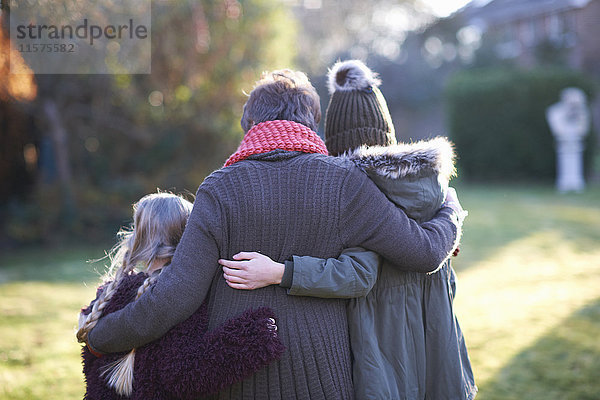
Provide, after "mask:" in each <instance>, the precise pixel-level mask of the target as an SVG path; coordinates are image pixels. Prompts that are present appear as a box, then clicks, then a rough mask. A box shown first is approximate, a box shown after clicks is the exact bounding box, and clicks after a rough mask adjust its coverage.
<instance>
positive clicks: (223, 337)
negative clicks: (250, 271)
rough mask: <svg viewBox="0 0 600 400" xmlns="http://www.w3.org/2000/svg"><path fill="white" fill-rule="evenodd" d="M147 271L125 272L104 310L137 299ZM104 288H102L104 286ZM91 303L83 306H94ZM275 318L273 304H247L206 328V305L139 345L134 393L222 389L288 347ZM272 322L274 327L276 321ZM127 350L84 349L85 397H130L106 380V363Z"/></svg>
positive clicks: (190, 394) (173, 395) (194, 393)
mask: <svg viewBox="0 0 600 400" xmlns="http://www.w3.org/2000/svg"><path fill="white" fill-rule="evenodd" d="M146 278H147V275H146V274H144V273H139V274H133V275H129V276H126V277H125V278H123V281H122V282H121V284H120V285H119V287H118V289H117V292H116V293H115V294H114V296H113V298H112V299H111V300H110V302H109V304H108V306H107V307H106V309H105V315H107V314H110V313H112V312H115V311H117V310H120V309H121V308H123V307H125V306H126V305H127V304H128V303H130V302H131V301H133V300H134V298H135V295H136V291H137V288H138V287H139V286H140V285H141V284H142V283H143V282H144V280H145V279H146ZM100 290H101V289H99V291H100ZM90 310H91V308H90V307H88V308H87V309H86V310H84V312H90ZM269 318H275V315H274V314H273V312H272V311H271V310H270V309H268V308H259V309H255V310H247V311H246V312H244V313H243V314H241V315H239V316H238V317H237V318H234V319H231V320H229V321H227V322H225V323H224V324H223V325H221V326H220V327H219V328H217V329H215V330H214V331H212V332H206V326H207V321H208V314H207V311H206V305H205V304H202V306H201V307H200V308H199V309H198V310H197V311H196V312H195V313H194V314H193V315H192V316H191V317H190V318H188V319H187V320H186V321H184V322H182V323H180V324H178V325H176V326H175V327H173V328H172V329H171V330H170V331H169V332H168V333H167V334H166V335H165V336H163V337H162V338H161V339H159V340H157V341H155V342H152V343H149V344H147V345H145V346H143V347H140V348H138V349H137V350H136V354H135V368H134V381H133V393H132V395H131V397H130V399H154V400H160V399H195V398H198V397H201V396H204V395H208V394H211V393H215V392H218V391H219V390H222V389H223V388H225V387H227V386H229V385H231V384H233V383H235V382H238V381H241V380H243V379H244V378H245V377H248V376H250V375H252V374H253V373H254V372H256V371H257V370H259V369H260V368H262V367H264V366H266V365H267V364H269V363H270V362H271V361H274V360H276V359H278V358H279V357H280V356H281V354H282V353H283V351H284V346H283V344H282V343H281V341H280V339H279V337H278V336H277V334H276V332H275V331H273V330H271V329H270V327H269V320H268V319H269ZM271 328H272V327H271ZM125 354H126V353H115V354H107V355H104V356H102V357H100V358H97V357H95V356H94V355H93V354H92V353H91V352H90V351H89V349H88V348H87V347H83V349H82V357H83V372H84V375H85V382H86V394H85V397H84V398H85V399H88V400H110V399H126V398H127V397H124V396H120V395H118V394H117V393H116V392H115V391H114V390H113V389H111V388H109V387H108V386H107V385H106V381H105V377H104V376H103V374H102V372H103V371H104V368H105V367H106V366H107V365H109V364H110V363H112V362H114V361H115V360H118V359H120V358H121V357H123V356H124V355H125Z"/></svg>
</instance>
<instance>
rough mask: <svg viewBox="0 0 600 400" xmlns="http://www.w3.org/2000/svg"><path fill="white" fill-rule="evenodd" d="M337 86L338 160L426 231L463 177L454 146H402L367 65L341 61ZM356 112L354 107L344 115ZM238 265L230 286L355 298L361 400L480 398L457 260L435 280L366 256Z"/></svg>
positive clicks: (328, 131) (333, 125)
mask: <svg viewBox="0 0 600 400" xmlns="http://www.w3.org/2000/svg"><path fill="white" fill-rule="evenodd" d="M328 78H329V86H330V91H331V92H332V97H331V101H330V103H329V108H328V111H327V124H326V127H325V137H326V138H327V139H328V141H327V146H328V148H329V151H330V153H334V154H339V153H343V154H341V155H340V157H342V158H345V159H349V160H351V161H353V162H354V163H355V164H356V165H357V166H358V167H359V168H361V169H362V170H363V171H365V173H366V174H367V175H368V176H369V178H370V179H371V180H373V182H375V184H376V185H377V186H378V187H379V189H380V190H381V191H382V192H383V193H385V195H386V196H387V197H388V199H390V201H391V202H393V203H394V204H396V206H398V207H400V208H402V209H403V210H404V211H405V212H406V214H407V215H408V216H409V217H410V218H413V219H415V220H416V221H418V222H420V223H422V222H424V221H428V220H429V219H431V218H432V217H433V216H434V215H435V213H436V212H437V210H438V209H439V208H440V206H441V205H442V204H443V202H444V199H445V197H446V193H447V191H448V189H449V188H448V183H449V180H450V178H451V177H452V176H453V175H454V171H455V168H454V152H453V149H452V145H451V143H450V142H448V141H447V140H446V139H444V138H435V139H433V140H429V141H422V142H416V143H410V144H395V135H394V126H393V124H392V121H391V118H390V117H389V113H388V112H387V105H386V104H385V99H384V98H383V96H382V94H381V92H380V91H379V90H378V88H377V85H378V84H379V83H378V80H377V79H376V78H375V76H374V74H373V73H372V72H371V71H370V70H369V69H368V68H367V67H366V66H365V65H364V64H363V63H362V62H360V61H358V60H349V61H344V62H339V63H337V64H336V65H334V66H333V68H332V69H331V70H330V73H329V77H328ZM347 104H352V105H353V106H352V107H344V106H345V105H347ZM348 112H351V113H353V114H358V115H359V116H358V117H356V116H355V115H347V113H348ZM366 116H368V117H366ZM386 133H387V134H386ZM359 145H361V146H360V147H357V146H359ZM367 145H369V146H367ZM354 147H357V148H354ZM457 205H458V204H457ZM234 258H235V259H236V260H238V261H230V260H220V263H221V264H222V265H224V268H223V271H224V276H225V278H226V279H227V281H228V284H229V285H230V286H231V287H234V288H238V289H250V288H257V287H263V286H266V285H269V284H280V285H281V286H282V287H285V288H288V289H289V290H288V294H290V295H296V296H315V297H324V298H328V297H334V298H350V301H349V303H348V324H349V332H350V343H351V349H352V359H353V368H352V369H353V380H354V392H355V396H356V398H357V399H379V400H386V399H404V400H423V399H435V400H469V399H472V398H473V397H475V394H476V392H477V387H476V386H475V382H474V378H473V372H472V369H471V363H470V361H469V357H468V355H467V348H466V345H465V341H464V338H463V335H462V331H461V329H460V326H459V324H458V320H457V318H456V316H455V315H454V308H453V304H452V303H453V299H454V293H455V290H456V287H455V274H454V271H453V269H452V267H451V265H450V260H448V261H446V262H445V263H444V264H442V265H441V266H440V268H439V269H438V270H437V271H435V272H434V273H431V274H423V273H418V272H406V271H400V270H398V269H397V268H394V266H393V265H392V264H391V263H390V262H388V261H386V260H381V259H380V258H379V257H378V256H377V254H376V253H373V252H370V251H366V250H364V249H361V248H351V249H345V250H344V251H343V252H342V254H341V255H340V257H338V258H331V259H328V260H325V259H321V258H316V257H310V256H303V257H299V256H293V257H292V258H291V259H290V260H286V262H285V266H284V264H280V263H274V262H273V261H272V260H270V259H269V258H268V257H267V256H265V255H262V254H258V253H242V254H238V255H235V256H234ZM240 260H247V261H245V262H244V261H240Z"/></svg>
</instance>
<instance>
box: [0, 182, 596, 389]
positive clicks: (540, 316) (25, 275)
mask: <svg viewBox="0 0 600 400" xmlns="http://www.w3.org/2000/svg"><path fill="white" fill-rule="evenodd" d="M459 196H460V198H461V201H462V202H463V205H464V207H465V208H466V209H468V210H469V212H470V215H469V217H468V219H467V221H466V223H465V231H464V236H463V241H462V245H461V253H460V255H459V256H458V257H457V258H456V259H455V260H454V267H455V268H456V270H457V274H458V279H459V281H458V292H457V296H456V312H457V314H458V318H459V321H460V323H461V326H462V328H463V331H464V333H465V338H466V340H467V344H468V346H469V351H470V356H471V361H472V363H473V368H474V372H475V376H476V380H477V384H478V386H479V388H480V392H479V395H478V396H477V398H478V399H484V400H489V399H515V400H517V399H519V400H523V399H527V400H536V399H539V400H541V399H544V400H551V399H561V400H562V399H598V398H600V372H599V371H600V341H598V337H600V188H594V189H591V190H589V191H587V192H586V193H585V194H582V195H575V194H570V195H559V194H556V193H555V192H554V190H553V189H552V188H550V187H493V186H490V187H480V186H464V187H461V188H459ZM115 228H116V227H115ZM102 255H103V249H101V248H76V249H70V250H64V249H63V250H57V249H52V250H43V249H36V250H28V251H19V252H13V253H11V254H3V255H2V256H0V398H1V399H7V400H8V399H28V400H29V399H48V400H50V399H77V398H81V397H82V395H83V380H82V376H81V366H80V361H79V345H78V344H77V342H76V341H75V336H74V330H75V324H76V319H77V314H78V310H79V308H80V307H81V306H82V305H83V304H85V303H87V302H89V300H90V299H91V298H92V297H93V296H94V292H95V285H96V283H97V281H98V273H97V272H94V268H99V267H100V266H101V265H102V263H97V264H94V265H90V264H87V263H86V262H85V260H88V259H93V258H99V257H101V256H102Z"/></svg>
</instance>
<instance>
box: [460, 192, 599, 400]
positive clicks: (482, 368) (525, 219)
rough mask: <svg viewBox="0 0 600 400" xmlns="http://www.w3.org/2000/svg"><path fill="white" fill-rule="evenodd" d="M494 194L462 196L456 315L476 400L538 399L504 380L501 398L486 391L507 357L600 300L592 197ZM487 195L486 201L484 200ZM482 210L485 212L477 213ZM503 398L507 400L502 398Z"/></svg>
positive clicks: (596, 201)
mask: <svg viewBox="0 0 600 400" xmlns="http://www.w3.org/2000/svg"><path fill="white" fill-rule="evenodd" d="M502 192H503V191H502V190H501V189H496V190H492V193H491V194H490V193H483V192H477V191H475V192H471V193H469V192H468V191H467V192H466V193H464V194H465V195H466V196H464V203H465V206H466V207H467V208H468V207H469V203H471V204H472V205H473V208H471V214H470V216H469V218H468V219H467V222H466V226H465V236H464V239H463V244H462V246H461V249H462V252H461V254H460V256H459V257H458V258H457V259H456V261H455V263H454V265H455V267H456V269H457V270H458V277H459V281H458V289H457V292H458V293H457V297H456V303H455V304H456V312H457V314H458V317H459V321H460V323H461V326H462V328H463V330H464V334H465V338H466V341H467V345H468V347H469V354H470V357H471V361H472V363H473V368H474V371H475V374H476V380H477V383H478V386H479V388H480V393H479V396H478V398H480V399H507V398H514V399H524V398H527V399H534V398H535V399H537V398H539V399H546V398H549V397H543V396H542V397H531V396H530V395H525V394H524V392H519V390H523V391H527V390H528V389H527V388H528V387H531V386H534V385H535V383H534V382H531V381H530V382H526V383H525V384H523V387H521V388H519V387H516V386H515V385H516V383H515V382H514V381H510V382H509V383H508V384H507V386H508V387H510V390H508V391H507V392H504V394H499V393H498V385H497V384H496V385H494V386H492V387H491V388H490V390H488V387H489V383H490V382H491V381H492V380H493V379H495V378H497V375H498V374H499V373H500V371H501V370H502V368H503V367H504V366H505V365H507V364H509V363H510V362H511V360H512V359H513V358H514V357H516V356H517V355H518V354H519V353H521V352H522V351H523V350H524V349H526V348H528V347H530V346H533V345H534V344H535V343H536V342H537V341H539V340H540V338H542V337H545V336H547V335H549V334H552V332H554V331H555V330H556V326H558V325H560V323H561V321H564V320H565V319H567V318H568V317H569V316H571V315H572V314H573V313H575V312H576V311H578V310H579V309H580V308H582V307H584V306H585V305H587V304H589V303H591V302H593V301H595V300H596V299H598V298H599V297H600V291H599V290H598V288H600V207H599V204H600V201H599V200H600V196H598V197H594V196H592V197H581V198H577V197H572V196H571V197H568V196H567V197H560V196H556V195H552V194H550V195H545V196H542V195H540V194H538V195H536V192H535V191H533V192H531V191H526V192H524V193H523V192H521V191H514V190H512V191H510V190H509V191H508V193H504V195H500V194H501V193H502ZM596 193H597V192H596ZM494 194H495V195H496V197H495V198H494V199H490V198H489V197H488V196H493V195H494ZM500 199H504V201H501V200H500ZM572 202H575V203H578V204H575V205H573V204H570V203H572ZM483 204H487V207H483V208H479V206H480V205H483ZM495 207H497V208H495ZM471 223H472V224H473V226H471ZM475 246H478V248H477V249H476V250H475V251H474V254H469V253H470V252H471V250H472V249H475ZM463 257H464V259H461V258H463ZM581 335H582V336H584V337H587V336H589V335H590V332H585V331H584V332H582V333H581ZM544 350H545V349H544ZM511 376H513V377H514V374H513V375H511ZM596 385H597V386H596V388H597V389H598V390H600V383H598V382H596ZM492 388H493V389H492ZM566 390H569V389H568V388H567V389H566ZM570 390H575V391H576V390H577V389H576V388H571V389H570ZM559 392H560V391H559ZM508 393H512V395H511V396H510V397H506V396H508ZM560 393H562V396H563V397H560V396H558V397H556V398H566V397H564V392H560ZM574 398H578V397H576V396H575V397H574Z"/></svg>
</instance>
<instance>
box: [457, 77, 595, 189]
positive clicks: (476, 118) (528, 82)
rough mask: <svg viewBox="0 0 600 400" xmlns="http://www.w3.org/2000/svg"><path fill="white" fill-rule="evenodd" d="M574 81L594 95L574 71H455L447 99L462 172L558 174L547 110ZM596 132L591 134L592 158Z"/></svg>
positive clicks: (529, 176)
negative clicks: (547, 120)
mask: <svg viewBox="0 0 600 400" xmlns="http://www.w3.org/2000/svg"><path fill="white" fill-rule="evenodd" d="M572 86H574V87H579V88H581V89H583V90H584V91H585V92H586V94H587V95H588V101H589V100H590V99H592V97H593V92H594V84H593V82H592V81H591V80H589V79H588V78H586V77H585V76H583V75H581V74H580V73H578V72H574V71H571V70H564V69H547V68H546V69H541V68H538V69H533V70H527V71H523V70H516V69H506V68H503V69H489V68H486V69H479V70H465V71H461V72H459V73H457V74H456V75H454V76H453V77H452V78H451V79H450V80H449V82H448V85H447V86H446V91H445V99H446V106H447V110H448V114H447V115H448V118H449V128H450V134H451V138H452V140H453V141H454V142H455V144H456V147H457V153H458V157H459V159H458V165H459V169H460V172H461V175H462V176H463V177H465V178H466V179H469V180H483V179H494V180H521V181H523V180H525V181H531V180H533V179H535V180H536V181H539V180H543V181H551V180H552V179H554V177H555V169H556V162H555V158H556V155H555V149H554V139H553V136H552V134H551V132H550V128H549V126H548V124H547V122H546V116H545V112H546V111H545V110H546V108H547V107H548V106H550V105H551V104H553V103H556V102H557V101H558V100H559V98H560V92H561V90H562V89H564V88H566V87H572ZM593 137H594V135H593V134H589V135H588V137H587V144H588V145H587V146H586V161H587V160H589V159H590V158H591V152H592V150H593V146H592V143H593Z"/></svg>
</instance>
